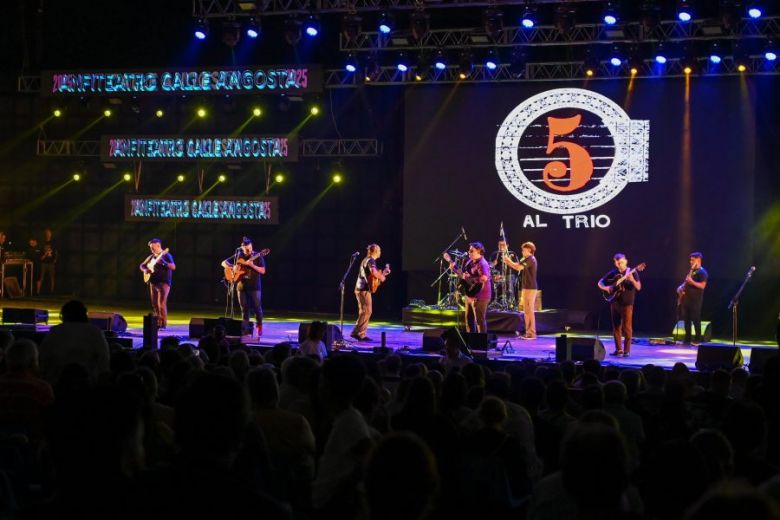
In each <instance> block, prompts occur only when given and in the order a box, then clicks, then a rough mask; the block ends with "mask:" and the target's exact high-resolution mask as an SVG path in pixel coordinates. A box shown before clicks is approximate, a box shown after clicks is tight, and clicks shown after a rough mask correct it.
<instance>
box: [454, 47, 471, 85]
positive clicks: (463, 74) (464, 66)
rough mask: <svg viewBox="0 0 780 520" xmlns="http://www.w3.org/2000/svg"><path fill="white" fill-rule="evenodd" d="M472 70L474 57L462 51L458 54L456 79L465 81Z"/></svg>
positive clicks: (468, 52)
mask: <svg viewBox="0 0 780 520" xmlns="http://www.w3.org/2000/svg"><path fill="white" fill-rule="evenodd" d="M473 70H474V57H473V56H472V54H471V52H470V51H467V50H466V51H463V52H461V53H460V59H459V60H458V77H459V78H460V79H466V78H468V77H469V76H471V72H472V71H473Z"/></svg>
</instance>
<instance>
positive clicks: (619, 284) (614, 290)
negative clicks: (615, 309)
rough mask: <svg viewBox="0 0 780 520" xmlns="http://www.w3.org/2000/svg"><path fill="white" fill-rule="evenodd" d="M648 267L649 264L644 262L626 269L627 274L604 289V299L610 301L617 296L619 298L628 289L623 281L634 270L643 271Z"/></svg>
mask: <svg viewBox="0 0 780 520" xmlns="http://www.w3.org/2000/svg"><path fill="white" fill-rule="evenodd" d="M646 267H647V264H646V263H645V262H642V263H641V264H639V265H638V266H636V267H634V268H633V269H631V268H628V269H626V272H625V274H624V275H623V276H621V277H620V278H618V279H617V280H615V283H613V284H612V285H611V286H610V287H609V288H608V290H607V291H604V294H603V296H604V299H605V300H606V301H608V302H613V301H615V300H616V299H617V298H619V297H620V295H621V294H623V292H624V291H625V290H626V287H625V285H623V282H625V281H626V278H628V277H629V276H630V275H631V273H633V272H634V271H639V272H640V273H641V272H642V271H644V270H645V268H646Z"/></svg>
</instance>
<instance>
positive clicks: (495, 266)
mask: <svg viewBox="0 0 780 520" xmlns="http://www.w3.org/2000/svg"><path fill="white" fill-rule="evenodd" d="M447 253H449V255H450V257H451V258H452V260H453V261H454V262H455V268H456V270H457V271H458V272H462V271H463V268H464V266H465V265H466V262H467V261H468V252H465V251H459V250H457V249H452V250H449V251H447ZM501 255H506V256H508V257H509V258H510V259H512V260H515V261H516V260H517V255H516V254H515V253H514V252H513V251H503V252H502V251H495V252H494V253H493V254H492V255H491V256H490V259H489V263H490V264H491V266H492V267H491V268H490V280H488V283H490V284H491V287H492V294H493V298H492V300H491V301H490V304H489V305H488V309H489V310H492V311H512V310H517V298H516V294H517V287H516V285H517V283H518V281H519V279H518V277H517V276H515V274H514V271H513V270H512V269H511V268H510V267H509V266H507V265H506V264H505V263H504V262H503V261H501ZM441 270H442V272H441V273H440V274H439V277H438V278H437V279H436V280H434V282H433V283H432V284H431V287H433V286H434V285H436V284H438V283H440V282H441V284H444V283H446V293H445V294H444V295H441V284H440V295H441V296H440V298H439V300H438V303H437V304H436V305H435V306H434V308H437V309H450V310H457V309H463V308H464V306H465V305H464V303H463V295H462V294H460V292H459V291H458V281H459V278H458V275H457V274H456V273H455V272H453V270H452V269H450V268H449V266H446V265H444V266H443V267H442V268H441Z"/></svg>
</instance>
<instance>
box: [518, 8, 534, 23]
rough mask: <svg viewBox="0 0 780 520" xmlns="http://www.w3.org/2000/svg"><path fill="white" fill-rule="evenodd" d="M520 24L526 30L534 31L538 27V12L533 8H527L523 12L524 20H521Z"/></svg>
mask: <svg viewBox="0 0 780 520" xmlns="http://www.w3.org/2000/svg"><path fill="white" fill-rule="evenodd" d="M520 24H521V25H522V26H523V27H524V28H525V29H533V28H534V26H535V25H536V10H535V9H534V8H533V7H531V6H526V7H525V11H523V18H522V19H521V20H520Z"/></svg>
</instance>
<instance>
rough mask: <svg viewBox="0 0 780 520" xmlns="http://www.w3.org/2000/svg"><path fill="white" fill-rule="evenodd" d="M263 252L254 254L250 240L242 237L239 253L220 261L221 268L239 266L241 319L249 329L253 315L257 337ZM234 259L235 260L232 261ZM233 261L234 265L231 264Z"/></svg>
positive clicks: (260, 328) (260, 323) (260, 331)
mask: <svg viewBox="0 0 780 520" xmlns="http://www.w3.org/2000/svg"><path fill="white" fill-rule="evenodd" d="M264 252H267V251H261V252H259V253H257V252H255V250H254V249H253V246H252V239H251V238H249V237H244V239H243V240H242V241H241V251H240V252H239V253H238V254H237V255H236V256H235V257H233V256H231V257H230V258H226V259H224V260H223V261H222V267H225V268H228V269H233V268H234V266H239V269H240V271H239V273H240V274H239V277H238V304H239V305H240V306H241V319H242V320H243V322H244V323H243V327H244V329H247V328H250V321H249V317H250V315H251V314H254V315H255V326H256V328H257V335H258V336H262V335H263V306H262V304H261V292H260V285H261V284H260V275H261V274H265V259H264V258H263V257H264ZM234 259H235V260H234ZM234 261H235V264H234V263H233V262H234Z"/></svg>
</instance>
